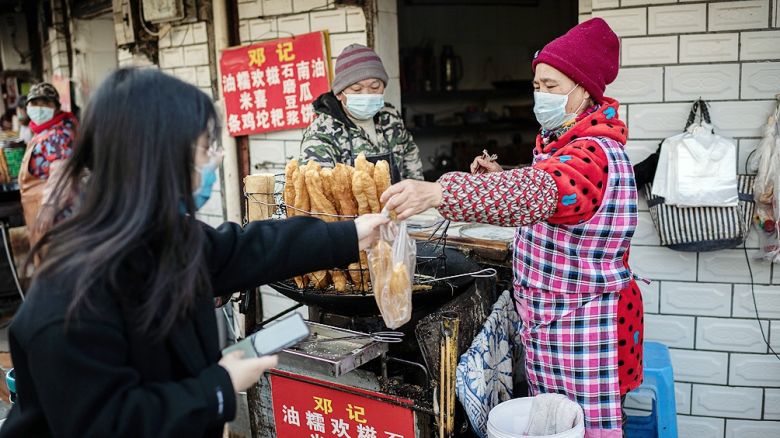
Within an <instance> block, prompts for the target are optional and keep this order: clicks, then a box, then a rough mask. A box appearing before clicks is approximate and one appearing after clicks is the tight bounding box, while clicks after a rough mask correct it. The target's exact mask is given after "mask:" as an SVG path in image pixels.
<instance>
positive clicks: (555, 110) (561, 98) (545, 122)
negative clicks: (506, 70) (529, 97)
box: [534, 84, 585, 131]
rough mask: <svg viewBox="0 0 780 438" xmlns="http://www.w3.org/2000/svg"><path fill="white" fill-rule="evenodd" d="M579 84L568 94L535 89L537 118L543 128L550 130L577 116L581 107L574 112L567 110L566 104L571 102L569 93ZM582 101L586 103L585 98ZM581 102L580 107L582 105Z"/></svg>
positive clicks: (575, 87)
mask: <svg viewBox="0 0 780 438" xmlns="http://www.w3.org/2000/svg"><path fill="white" fill-rule="evenodd" d="M577 87H579V84H577V85H575V86H574V88H572V89H571V90H569V92H568V93H566V94H553V93H544V92H541V91H534V114H535V115H536V120H537V121H538V122H539V124H540V125H542V128H544V129H546V130H548V131H550V130H553V129H555V128H558V127H560V126H562V125H563V124H564V123H566V122H568V121H569V120H571V119H573V118H575V117H577V111H579V109H580V108H579V107H577V110H576V111H575V112H573V113H567V112H566V104H567V103H568V102H569V95H570V94H571V93H572V91H574V90H576V89H577ZM582 103H585V100H584V99H583V101H582ZM582 103H581V104H580V107H581V106H582Z"/></svg>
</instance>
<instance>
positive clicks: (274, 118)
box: [219, 32, 330, 137]
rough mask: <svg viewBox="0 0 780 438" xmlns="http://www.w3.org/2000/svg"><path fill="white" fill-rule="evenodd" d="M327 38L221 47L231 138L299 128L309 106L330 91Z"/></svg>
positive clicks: (317, 36)
mask: <svg viewBox="0 0 780 438" xmlns="http://www.w3.org/2000/svg"><path fill="white" fill-rule="evenodd" d="M327 42H328V38H327V34H326V33H325V32H314V33H309V34H305V35H297V36H294V37H290V38H282V39H276V40H272V41H265V42H262V43H257V44H252V45H248V46H241V47H236V48H230V49H225V50H223V51H222V57H221V58H220V61H219V62H220V67H221V73H222V77H221V78H220V79H221V81H222V98H223V99H224V102H225V112H226V121H225V125H226V128H227V130H228V132H229V133H230V135H232V136H234V137H236V136H240V135H250V134H259V133H263V132H270V131H282V130H286V129H297V128H304V127H306V126H308V125H309V123H311V121H312V120H313V119H314V110H313V108H312V102H313V101H314V100H315V99H316V98H317V97H318V96H319V95H320V94H322V93H325V92H327V91H329V90H330V62H329V53H328V52H329V51H328V47H327Z"/></svg>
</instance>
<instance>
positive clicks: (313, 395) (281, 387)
mask: <svg viewBox="0 0 780 438" xmlns="http://www.w3.org/2000/svg"><path fill="white" fill-rule="evenodd" d="M271 394H272V396H273V406H274V420H275V421H274V423H275V425H276V436H277V437H278V438H414V436H415V432H414V429H415V428H414V424H415V423H414V412H413V411H412V409H411V406H413V402H412V401H411V400H408V399H403V398H398V397H393V396H389V395H386V394H380V393H377V392H372V391H366V390H364V389H360V388H354V387H348V386H343V385H338V384H335V383H330V382H324V381H320V380H316V379H312V378H311V377H306V376H301V375H298V374H291V373H287V372H284V371H279V370H273V371H272V374H271Z"/></svg>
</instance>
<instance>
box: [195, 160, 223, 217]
mask: <svg viewBox="0 0 780 438" xmlns="http://www.w3.org/2000/svg"><path fill="white" fill-rule="evenodd" d="M217 167H219V162H218V161H217V160H213V159H212V160H211V161H209V162H208V164H206V165H205V166H203V167H200V168H195V170H196V171H197V172H198V173H199V174H200V186H198V189H197V190H195V191H194V192H192V202H193V203H194V204H195V210H196V211H197V210H200V209H201V207H203V206H204V205H206V203H207V202H208V201H209V198H210V197H211V189H212V188H213V187H214V183H215V182H217Z"/></svg>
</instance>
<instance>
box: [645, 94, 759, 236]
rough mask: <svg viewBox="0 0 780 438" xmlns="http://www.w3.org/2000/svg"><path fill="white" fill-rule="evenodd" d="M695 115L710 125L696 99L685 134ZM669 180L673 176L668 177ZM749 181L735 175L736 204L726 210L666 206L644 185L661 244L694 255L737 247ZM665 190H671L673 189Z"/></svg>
mask: <svg viewBox="0 0 780 438" xmlns="http://www.w3.org/2000/svg"><path fill="white" fill-rule="evenodd" d="M698 115H700V117H701V120H702V121H703V122H704V123H706V124H707V125H709V124H711V121H710V116H709V111H708V110H707V103H706V102H704V101H703V100H698V101H696V102H695V103H694V104H693V107H692V109H691V113H690V115H689V116H688V122H687V123H686V125H685V131H688V129H689V128H690V127H691V125H692V124H693V123H694V121H695V120H696V117H697V116H698ZM704 126H706V125H704ZM664 161H665V160H664V159H663V152H662V157H661V160H660V161H659V171H660V170H661V167H662V166H664V165H665V163H664ZM672 173H673V172H672ZM673 177H674V175H672V176H671V178H673ZM753 180H754V175H747V174H742V175H738V177H737V197H738V202H737V205H735V206H728V207H680V206H675V205H669V204H667V203H666V202H665V201H666V200H665V198H664V197H662V196H657V195H653V184H651V183H648V184H646V185H645V195H646V197H647V205H648V207H649V208H650V217H651V218H652V220H653V224H654V225H655V228H656V230H657V231H658V235H659V237H660V240H661V245H662V246H665V247H668V248H671V249H674V250H677V251H694V252H698V251H716V250H721V249H728V248H736V247H738V246H739V245H741V244H742V243H743V242H744V241H745V239H747V236H748V232H749V230H750V224H751V219H752V216H753V209H754V203H753ZM666 182H667V183H669V182H671V181H666ZM668 189H669V190H674V187H668ZM657 192H658V191H656V193H657Z"/></svg>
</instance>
